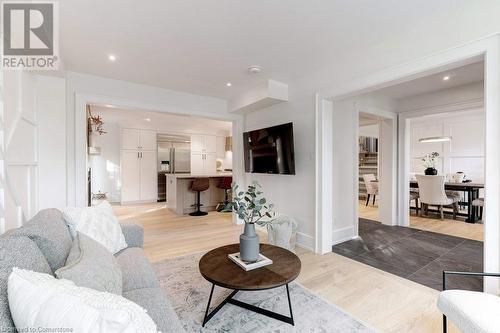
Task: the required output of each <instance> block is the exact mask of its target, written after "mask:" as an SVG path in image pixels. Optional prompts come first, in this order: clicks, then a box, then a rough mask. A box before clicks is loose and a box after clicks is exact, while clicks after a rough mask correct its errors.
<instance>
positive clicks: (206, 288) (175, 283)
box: [154, 253, 373, 333]
mask: <svg viewBox="0 0 500 333" xmlns="http://www.w3.org/2000/svg"><path fill="white" fill-rule="evenodd" d="M202 255H203V254H202V253H198V254H194V255H188V256H183V257H177V258H173V259H168V260H164V261H161V262H158V263H156V264H154V268H155V271H156V274H157V276H158V279H159V280H160V284H161V286H162V289H163V290H164V292H165V293H166V295H167V297H168V298H169V300H170V302H171V303H172V305H173V306H174V308H175V311H176V312H177V315H178V316H179V318H180V320H181V322H182V323H183V325H184V328H185V329H186V331H187V332H275V333H278V332H310V333H314V332H343V333H347V332H373V330H371V329H370V328H368V327H367V326H365V325H364V324H363V323H361V322H359V321H358V320H356V319H354V318H353V317H351V316H350V315H348V314H346V313H345V312H343V311H342V310H340V309H339V308H337V307H336V306H335V305H333V304H330V303H328V302H326V301H324V300H323V299H321V298H320V297H318V296H316V295H315V294H313V293H312V292H310V291H309V290H307V289H306V288H304V287H303V286H301V285H300V284H298V283H292V284H290V296H291V300H292V307H293V315H294V320H295V326H291V325H288V324H286V323H283V322H281V321H278V320H275V319H272V318H268V317H266V316H263V315H260V314H257V313H254V312H252V311H248V310H245V309H242V308H240V307H238V306H235V305H232V304H226V305H225V306H224V307H223V308H222V309H221V310H220V311H219V312H218V313H217V314H216V315H215V316H214V317H212V319H211V320H210V321H209V322H208V323H207V324H206V325H205V327H204V328H202V327H201V324H202V322H203V316H204V314H205V309H206V306H207V301H208V297H209V294H210V288H211V284H210V283H209V282H208V281H206V280H205V279H204V278H203V277H202V276H201V274H200V273H199V271H198V261H199V260H200V258H201V256H202ZM230 292H231V290H228V289H223V288H219V287H217V286H216V287H215V291H214V296H213V298H212V304H211V309H213V308H214V307H215V306H217V305H218V304H219V303H220V302H221V301H222V300H223V299H224V298H225V297H226V296H227V295H229V294H230ZM235 298H236V299H239V300H241V301H243V302H247V303H251V304H254V305H257V306H260V307H262V308H265V309H268V310H271V311H274V312H278V313H282V314H284V315H287V316H288V315H289V311H288V303H287V297H286V290H285V287H282V288H276V289H271V290H264V291H252V292H249V291H240V292H239V293H238V294H237V295H236V296H235Z"/></svg>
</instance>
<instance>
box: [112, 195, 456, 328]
mask: <svg viewBox="0 0 500 333" xmlns="http://www.w3.org/2000/svg"><path fill="white" fill-rule="evenodd" d="M115 211H116V213H117V215H118V217H119V219H120V220H122V221H124V222H135V223H139V224H141V225H142V226H143V227H144V230H145V246H144V249H145V252H146V255H147V256H148V257H149V259H150V260H151V261H152V262H156V261H160V260H163V259H167V258H171V257H176V256H180V255H186V254H190V253H195V252H200V251H207V250H209V249H212V248H215V247H217V246H220V245H223V244H230V243H236V242H237V241H238V236H239V234H240V233H241V232H242V227H241V226H238V225H234V224H233V223H232V221H231V214H224V213H215V212H213V213H210V214H209V215H207V216H205V217H196V218H193V217H190V216H182V217H178V216H176V215H175V214H173V213H172V212H170V211H169V210H167V209H166V208H165V207H164V205H163V204H149V205H135V206H126V207H121V206H115ZM260 234H261V236H262V237H261V240H262V241H265V238H266V237H265V234H264V233H262V232H260ZM297 253H298V255H299V257H300V259H301V261H302V271H301V274H300V276H299V278H298V282H299V283H301V284H302V285H304V286H305V287H306V288H309V289H310V290H312V291H313V292H315V293H316V294H318V295H319V296H321V297H323V298H324V299H326V300H327V301H329V302H332V303H334V304H336V305H337V306H339V307H340V308H342V309H343V310H345V311H346V312H348V313H349V314H351V315H352V316H354V317H356V318H358V319H359V320H361V321H363V322H365V323H366V324H368V325H369V326H371V327H373V328H374V329H376V330H377V331H380V332H419V333H421V332H440V330H441V325H442V322H441V314H440V312H439V311H438V309H437V307H436V298H437V295H438V292H437V291H436V290H433V289H430V288H428V287H425V286H423V285H420V284H417V283H414V282H412V281H409V280H406V279H403V278H399V277H397V276H395V275H392V274H389V273H386V272H383V271H380V270H378V269H376V268H373V267H370V266H367V265H364V264H362V263H358V262H356V261H353V260H350V259H348V258H346V257H343V256H340V255H337V254H334V253H329V254H326V255H317V254H314V253H313V252H311V251H308V250H305V249H301V248H297ZM450 332H454V330H453V328H452V329H451V330H450Z"/></svg>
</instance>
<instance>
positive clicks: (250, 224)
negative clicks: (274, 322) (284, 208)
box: [231, 182, 275, 262]
mask: <svg viewBox="0 0 500 333" xmlns="http://www.w3.org/2000/svg"><path fill="white" fill-rule="evenodd" d="M232 187H233V201H232V202H231V207H232V210H233V212H235V213H236V214H237V215H238V218H240V219H241V220H243V221H244V222H245V229H244V231H243V234H241V235H240V258H241V259H242V260H243V261H247V262H254V261H257V259H259V252H260V241H259V236H258V235H257V233H256V232H255V224H257V225H259V226H262V227H265V226H267V225H268V224H271V223H273V220H274V216H275V213H274V211H273V210H272V209H273V204H269V203H267V200H266V198H264V196H263V194H264V193H263V192H262V188H261V186H260V185H259V183H257V182H253V183H252V184H251V185H249V186H248V188H247V190H246V191H238V188H239V186H238V184H236V183H233V186H232Z"/></svg>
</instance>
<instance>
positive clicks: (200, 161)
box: [191, 153, 205, 175]
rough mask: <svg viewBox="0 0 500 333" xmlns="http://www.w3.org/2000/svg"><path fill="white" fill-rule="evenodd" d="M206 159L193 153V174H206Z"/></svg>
mask: <svg viewBox="0 0 500 333" xmlns="http://www.w3.org/2000/svg"><path fill="white" fill-rule="evenodd" d="M204 157H205V154H202V153H191V173H192V174H194V175H198V174H202V173H204V170H205V169H204V163H205V161H204Z"/></svg>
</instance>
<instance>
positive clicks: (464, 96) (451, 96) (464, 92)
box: [396, 81, 484, 112]
mask: <svg viewBox="0 0 500 333" xmlns="http://www.w3.org/2000/svg"><path fill="white" fill-rule="evenodd" d="M483 98H484V82H483V81H481V82H475V83H470V84H466V85H462V86H458V87H454V88H450V89H443V90H438V91H435V92H432V93H428V94H422V95H417V96H411V97H407V98H403V99H400V100H398V101H397V103H396V108H397V110H398V112H410V111H413V112H414V111H418V110H423V109H428V108H435V107H439V106H445V105H450V104H457V103H461V102H468V101H471V100H483Z"/></svg>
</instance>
